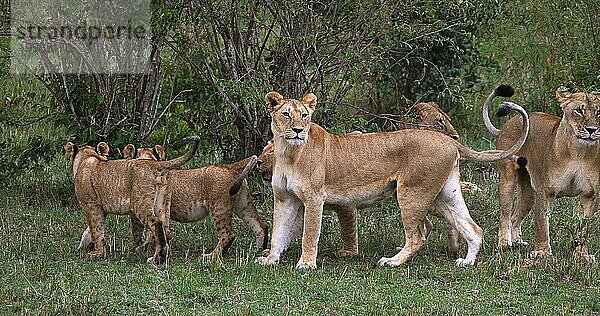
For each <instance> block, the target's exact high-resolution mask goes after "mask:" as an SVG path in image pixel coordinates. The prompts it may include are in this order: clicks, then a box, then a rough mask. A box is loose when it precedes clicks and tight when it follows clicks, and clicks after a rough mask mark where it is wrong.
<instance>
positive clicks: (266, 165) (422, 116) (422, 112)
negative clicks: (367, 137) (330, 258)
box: [258, 102, 481, 258]
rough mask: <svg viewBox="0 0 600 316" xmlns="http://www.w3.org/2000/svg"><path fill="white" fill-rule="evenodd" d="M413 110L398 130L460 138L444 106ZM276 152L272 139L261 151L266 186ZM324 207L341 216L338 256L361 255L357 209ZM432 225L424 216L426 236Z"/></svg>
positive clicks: (454, 245) (467, 186)
mask: <svg viewBox="0 0 600 316" xmlns="http://www.w3.org/2000/svg"><path fill="white" fill-rule="evenodd" d="M411 112H415V114H417V115H418V117H417V118H416V122H413V123H410V124H408V123H406V124H398V126H397V127H398V129H410V128H417V129H428V130H433V131H437V132H440V133H442V134H445V135H448V136H450V137H452V138H454V139H458V138H459V135H458V132H457V131H456V129H455V128H454V126H452V124H451V119H450V117H449V116H448V114H446V113H445V112H444V111H442V109H441V108H440V107H439V106H437V104H435V103H433V102H427V103H418V104H417V105H415V106H414V107H413V108H412V109H411ZM360 134H362V133H361V132H357V131H354V132H350V133H348V134H346V135H360ZM274 160H275V158H274V151H273V141H272V140H270V141H269V142H268V143H267V145H266V146H265V147H264V148H263V151H262V153H261V154H260V156H258V169H259V170H260V171H261V175H262V179H263V182H264V184H265V185H267V186H269V187H270V186H271V177H272V175H273V165H274ZM460 187H461V190H462V191H463V192H464V191H469V192H481V189H480V188H479V187H477V185H476V184H473V183H470V182H463V181H461V182H460ZM324 208H325V209H328V210H332V211H334V212H335V213H336V215H337V216H338V221H339V225H340V231H341V236H342V243H343V246H342V249H340V250H339V251H338V252H337V255H338V256H339V257H348V256H353V255H356V254H358V233H357V222H356V220H357V215H356V212H357V210H356V208H354V207H349V208H346V207H344V206H338V205H329V204H325V205H324ZM434 214H436V215H437V216H439V215H438V214H437V211H435V210H434ZM439 217H440V219H441V220H442V221H443V222H444V225H445V227H446V230H447V232H448V253H449V255H450V256H451V257H453V258H456V257H458V249H459V244H458V237H459V234H458V231H457V230H456V228H455V227H454V226H453V225H452V224H451V223H448V222H447V221H445V218H444V217H443V216H439ZM432 227H433V225H432V224H431V222H429V220H427V219H425V223H424V228H425V231H426V233H425V235H427V234H428V233H429V231H430V230H431V228H432Z"/></svg>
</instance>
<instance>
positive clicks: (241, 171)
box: [82, 144, 269, 260]
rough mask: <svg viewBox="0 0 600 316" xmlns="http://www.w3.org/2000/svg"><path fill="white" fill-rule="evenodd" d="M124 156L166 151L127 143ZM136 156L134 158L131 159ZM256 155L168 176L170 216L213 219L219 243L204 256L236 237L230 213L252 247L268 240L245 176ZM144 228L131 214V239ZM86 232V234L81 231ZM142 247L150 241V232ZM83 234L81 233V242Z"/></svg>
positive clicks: (159, 156)
mask: <svg viewBox="0 0 600 316" xmlns="http://www.w3.org/2000/svg"><path fill="white" fill-rule="evenodd" d="M123 155H124V158H125V159H130V160H164V159H165V157H166V155H165V151H164V149H163V148H162V146H160V145H156V146H154V148H138V149H136V148H135V146H133V145H131V144H129V145H127V146H126V147H125V148H124V149H123ZM134 158H136V159H134ZM256 160H257V158H256V156H252V157H249V158H246V159H243V160H241V161H238V162H234V163H231V164H221V165H210V166H205V167H202V168H198V169H190V170H173V171H171V172H170V176H171V186H170V192H169V193H170V194H171V219H173V220H175V221H177V222H181V223H189V222H196V221H200V220H203V219H205V218H206V217H208V216H209V215H210V217H211V218H212V220H213V222H214V224H215V228H216V230H217V235H218V237H219V242H218V244H217V246H216V248H215V249H214V250H213V251H212V252H211V253H210V254H206V255H204V258H205V259H209V260H212V259H215V258H218V257H220V256H221V255H222V253H223V252H225V251H227V249H228V248H229V247H230V245H231V243H232V242H233V240H234V238H235V232H234V231H233V228H232V226H231V222H232V216H233V214H235V215H237V216H238V217H239V218H241V219H242V220H243V221H244V223H246V225H248V226H249V227H250V228H251V229H252V231H253V232H254V234H255V237H256V242H255V250H256V251H260V250H262V249H264V248H265V247H266V245H267V242H268V235H269V231H268V226H267V224H266V223H265V222H264V221H263V220H262V219H261V218H260V216H259V215H258V212H257V211H256V208H255V207H254V203H253V200H252V197H251V195H250V189H249V188H248V182H247V181H246V178H247V176H248V173H249V172H250V171H251V170H252V169H254V167H255V166H256ZM143 230H144V227H143V225H141V223H139V222H138V221H137V220H136V219H135V218H133V217H132V232H133V236H134V240H137V241H141V240H142V239H143ZM84 235H85V233H84ZM149 237H150V238H147V239H146V240H145V241H144V242H143V244H142V246H145V245H146V244H149V243H151V242H152V235H150V236H149ZM83 240H84V236H82V242H83Z"/></svg>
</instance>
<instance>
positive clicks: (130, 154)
mask: <svg viewBox="0 0 600 316" xmlns="http://www.w3.org/2000/svg"><path fill="white" fill-rule="evenodd" d="M123 158H124V159H133V158H135V146H133V144H127V146H125V148H123Z"/></svg>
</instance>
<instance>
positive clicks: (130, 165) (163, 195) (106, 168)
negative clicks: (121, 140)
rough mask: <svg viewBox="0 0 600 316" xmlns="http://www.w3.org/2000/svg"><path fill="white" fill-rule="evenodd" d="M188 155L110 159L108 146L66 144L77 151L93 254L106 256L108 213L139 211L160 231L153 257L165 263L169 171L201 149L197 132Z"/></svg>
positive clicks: (76, 171) (77, 179)
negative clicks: (157, 159) (105, 241)
mask: <svg viewBox="0 0 600 316" xmlns="http://www.w3.org/2000/svg"><path fill="white" fill-rule="evenodd" d="M188 140H193V141H194V145H193V147H192V149H191V150H190V151H189V152H188V153H186V154H185V155H183V156H181V157H179V158H176V159H173V160H169V161H151V160H110V161H109V160H107V159H106V155H107V154H108V145H106V143H101V144H102V146H100V145H101V144H99V146H98V150H99V151H100V153H97V152H96V151H95V150H94V148H93V147H90V146H84V147H82V148H81V149H77V148H76V146H74V145H73V144H72V143H70V142H69V143H67V144H66V145H65V151H66V152H67V154H69V155H70V156H71V161H72V163H73V175H74V184H75V194H76V196H77V200H78V201H79V204H80V206H81V208H82V209H83V212H84V214H85V216H86V219H87V223H88V228H89V233H90V236H91V241H92V243H93V251H91V252H90V253H89V254H88V255H89V257H90V258H94V259H95V258H101V257H104V255H105V249H104V219H105V217H106V215H107V214H122V215H133V216H135V218H136V219H137V220H138V221H139V222H140V223H142V224H143V226H145V227H146V228H148V229H149V231H150V232H151V233H152V234H153V235H154V238H155V240H157V241H158V242H156V245H155V252H154V255H153V256H152V257H151V258H148V261H149V262H154V263H160V262H163V261H165V260H166V259H167V256H168V251H169V244H168V243H169V238H170V236H169V216H170V214H169V208H170V205H169V204H170V194H169V192H168V191H169V190H168V187H169V171H170V170H171V169H174V168H177V167H179V166H181V165H183V164H185V163H186V162H187V161H189V160H190V159H191V158H192V157H193V155H194V153H195V152H196V150H197V148H198V142H199V139H198V138H197V137H191V138H188Z"/></svg>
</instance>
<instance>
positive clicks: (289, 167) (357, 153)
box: [257, 92, 529, 269]
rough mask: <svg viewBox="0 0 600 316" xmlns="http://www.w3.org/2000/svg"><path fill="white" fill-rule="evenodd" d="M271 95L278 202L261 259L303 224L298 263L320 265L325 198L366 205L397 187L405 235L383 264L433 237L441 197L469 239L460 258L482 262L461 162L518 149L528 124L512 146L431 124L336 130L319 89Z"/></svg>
mask: <svg viewBox="0 0 600 316" xmlns="http://www.w3.org/2000/svg"><path fill="white" fill-rule="evenodd" d="M265 99H266V103H267V107H268V109H269V112H270V114H271V119H272V120H271V130H272V132H273V135H274V151H275V167H274V170H273V181H272V186H273V195H274V202H275V205H274V213H273V234H272V237H271V248H270V251H269V254H268V256H267V257H259V258H258V259H257V261H258V262H259V263H261V264H265V265H272V264H277V263H278V262H279V259H280V256H281V254H282V252H283V251H284V250H285V249H287V247H288V246H289V244H290V242H291V237H292V236H293V235H294V228H298V227H303V234H302V255H301V257H300V260H299V261H298V263H297V264H296V268H299V269H302V268H315V267H316V257H317V245H318V241H319V235H320V231H321V220H322V215H323V205H324V204H328V205H339V206H343V207H346V208H363V207H367V206H370V205H373V204H374V203H377V202H378V201H381V200H383V199H385V198H387V197H389V196H391V195H393V194H394V193H396V198H397V200H398V203H399V205H400V208H401V217H402V221H403V223H404V231H405V239H406V243H405V245H404V247H403V248H402V250H401V251H400V252H399V253H398V254H396V255H395V256H394V257H392V258H385V257H383V258H381V259H380V260H379V262H378V265H379V266H385V265H388V266H397V265H400V264H402V263H404V262H406V261H408V260H409V259H410V258H411V257H412V256H413V255H414V254H415V253H416V251H418V250H419V249H420V248H421V246H422V245H423V242H424V240H425V238H426V230H425V227H424V222H425V217H426V215H427V213H428V211H429V210H430V209H432V208H433V206H434V205H435V207H436V209H437V210H438V211H439V213H440V215H441V216H443V217H444V218H445V219H446V221H448V222H450V223H454V224H455V225H456V228H457V229H458V231H459V232H460V234H461V235H462V236H463V237H464V238H465V239H466V240H467V243H468V252H467V255H466V257H465V258H459V259H457V260H456V265H457V266H465V265H473V264H475V261H476V258H477V254H478V253H479V250H480V248H481V244H482V242H483V233H482V230H481V228H480V227H479V226H478V225H477V224H476V223H475V222H474V221H473V220H472V219H471V216H470V215H469V211H468V210H467V207H466V205H465V203H464V200H463V198H462V194H461V190H460V176H459V170H458V162H459V160H460V159H468V160H477V161H496V160H500V159H505V158H507V157H510V156H512V155H513V154H514V153H516V152H517V151H518V150H519V149H520V148H521V146H522V145H523V143H524V142H525V139H526V137H527V132H528V128H529V126H528V124H524V126H523V129H522V135H521V138H520V139H519V141H518V142H517V143H516V144H515V145H514V146H513V147H512V148H511V149H510V150H508V151H500V150H493V151H487V152H476V151H473V150H471V149H469V148H468V147H465V146H463V145H462V144H460V143H458V142H456V141H455V140H453V139H451V138H450V137H447V136H445V135H442V134H440V133H437V132H433V131H428V130H401V131H395V132H385V133H367V134H360V135H352V136H338V135H332V134H329V133H327V132H326V131H325V130H324V129H323V128H321V127H320V126H318V125H317V124H314V123H312V122H311V115H312V113H313V112H314V110H315V107H316V103H317V100H316V96H315V95H314V94H312V93H309V94H307V95H306V96H304V98H302V100H294V99H284V98H283V96H281V95H280V94H279V93H277V92H270V93H268V94H267V95H266V97H265ZM504 106H506V107H507V108H510V109H515V110H517V111H519V113H520V114H521V115H522V116H523V117H524V118H525V121H526V122H527V121H528V118H527V113H526V112H525V110H523V109H522V108H521V107H520V106H518V105H516V104H512V103H507V104H505V105H504ZM367 161H368V162H369V163H368V164H365V162H367ZM301 222H303V225H302V224H299V223H301Z"/></svg>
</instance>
